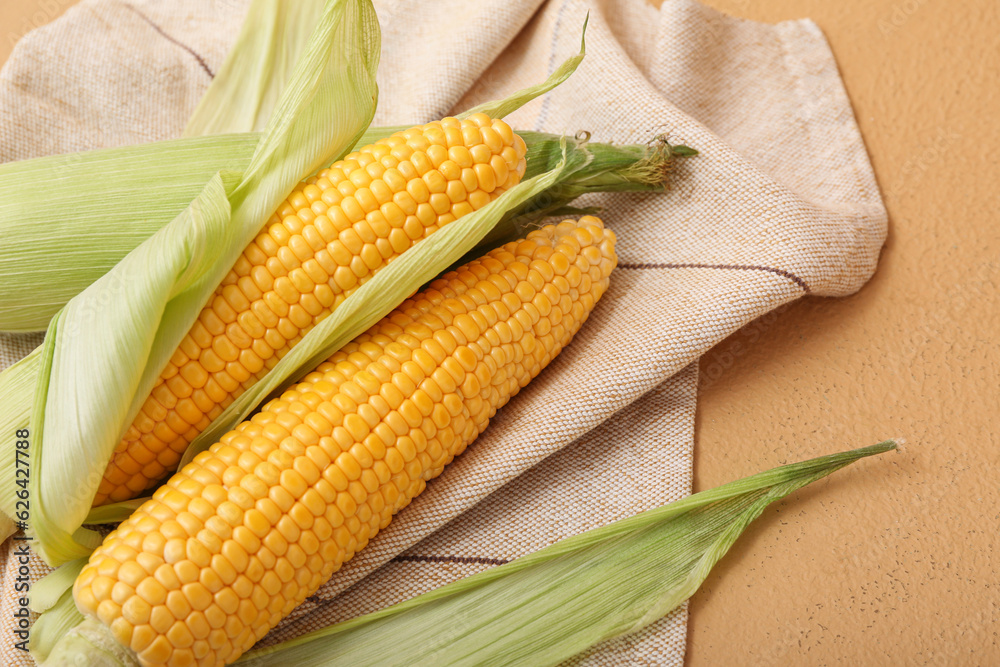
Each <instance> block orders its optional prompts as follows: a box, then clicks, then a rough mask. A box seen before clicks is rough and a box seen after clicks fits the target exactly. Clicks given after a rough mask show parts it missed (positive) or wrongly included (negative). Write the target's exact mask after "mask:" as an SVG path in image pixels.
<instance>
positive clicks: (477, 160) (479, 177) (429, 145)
mask: <svg viewBox="0 0 1000 667" xmlns="http://www.w3.org/2000/svg"><path fill="white" fill-rule="evenodd" d="M524 156H525V144H524V141H523V140H522V139H521V138H520V137H519V136H517V135H516V134H514V132H513V131H512V130H511V129H510V126H508V125H507V124H506V123H504V122H503V121H501V120H493V119H491V118H489V117H488V116H486V115H484V114H475V115H473V116H470V117H469V118H468V119H466V120H462V121H459V120H457V119H455V118H445V119H443V120H441V121H435V122H432V123H429V124H427V125H423V126H420V127H415V128H412V129H410V130H406V131H404V132H399V133H397V134H394V135H392V136H390V137H388V138H386V139H382V140H380V141H377V142H376V143H374V144H371V145H369V146H366V147H364V148H362V149H360V150H359V151H357V152H355V153H351V154H350V155H348V156H347V157H346V158H345V159H344V160H342V161H340V162H337V163H336V164H334V165H332V166H331V167H330V168H328V169H326V170H324V171H322V172H321V173H319V174H318V175H317V176H315V177H313V178H310V179H308V180H306V181H305V182H303V183H302V184H301V185H300V186H299V187H298V188H297V189H296V190H295V191H294V192H293V193H292V194H291V195H289V197H288V198H287V200H286V201H285V202H284V204H283V205H282V206H281V207H280V208H279V209H278V211H276V212H275V213H274V215H272V217H271V219H270V220H269V221H268V223H267V225H266V226H265V228H264V230H263V231H262V232H261V233H260V234H259V235H258V236H257V238H256V239H255V240H254V241H253V242H252V243H250V245H249V246H248V247H247V248H246V250H245V251H244V252H243V254H242V255H241V256H240V258H239V259H238V260H237V262H236V264H235V265H234V266H233V268H232V270H231V271H230V272H229V274H228V275H227V276H226V277H225V279H224V280H223V281H222V283H221V284H220V285H219V287H218V289H217V290H216V291H215V293H214V295H213V296H212V298H211V299H210V300H209V303H208V304H207V305H206V306H205V308H204V309H203V310H202V312H201V314H200V315H199V317H198V320H197V322H196V323H195V324H194V326H193V327H192V329H191V331H190V332H189V333H188V334H187V335H186V336H185V337H184V339H183V340H182V341H181V344H180V346H179V347H178V349H177V351H176V352H175V353H174V355H173V357H172V358H171V360H170V362H169V363H168V364H167V366H166V368H165V369H164V370H163V372H162V374H161V375H160V377H159V379H158V380H157V382H156V385H155V386H154V388H153V390H152V392H151V394H150V396H149V397H148V398H147V399H146V401H145V403H144V404H143V406H142V408H141V410H140V411H139V413H138V415H137V416H136V418H135V420H134V421H133V423H132V424H131V426H130V427H129V428H128V430H127V431H126V433H125V434H124V436H123V437H122V439H121V441H120V442H119V444H118V446H117V447H116V449H115V452H114V455H113V456H112V458H111V461H110V462H109V464H108V467H107V469H106V471H105V473H104V477H103V479H102V481H101V484H100V487H99V489H98V492H97V495H96V497H95V499H94V505H95V506H96V505H102V504H105V503H107V502H113V501H119V500H126V499H128V498H133V497H135V496H137V495H139V494H140V493H142V492H143V491H144V490H146V489H148V488H149V487H150V486H152V485H154V484H155V483H157V482H158V481H159V480H161V479H162V478H163V477H164V476H165V475H166V474H167V473H169V472H171V471H172V470H174V468H175V467H176V465H177V463H178V461H179V460H180V457H181V455H182V454H183V452H184V450H185V449H186V447H187V445H188V444H189V443H190V442H191V441H192V440H193V439H194V438H195V437H197V435H198V434H199V433H200V432H201V431H203V430H204V429H205V428H206V427H207V426H208V425H209V423H211V421H212V420H213V419H215V417H217V416H218V415H219V414H220V413H221V412H222V410H224V409H225V408H226V407H227V406H228V405H229V404H230V403H232V401H233V400H235V399H236V398H237V397H238V396H239V395H240V394H241V393H243V391H245V390H246V389H247V388H249V387H250V386H252V385H253V383H255V382H256V381H257V380H259V379H260V378H261V377H263V376H264V375H265V374H266V373H267V372H268V371H269V370H270V369H271V368H273V367H274V365H275V364H277V362H278V361H279V360H280V359H281V358H282V357H283V356H284V355H285V354H286V353H287V352H288V350H290V349H291V348H292V347H293V346H294V345H295V344H296V343H298V341H299V340H301V338H302V337H303V336H304V335H305V334H306V333H308V332H309V330H310V329H311V328H312V327H313V326H315V325H316V324H317V323H318V322H319V321H320V320H322V319H323V318H324V317H326V316H327V315H329V314H330V313H331V312H332V310H333V309H335V308H336V307H337V306H339V305H340V303H341V302H343V300H344V299H345V298H347V297H348V296H349V295H350V294H351V293H352V292H353V291H354V290H355V289H356V288H358V287H359V286H361V285H362V284H363V283H364V282H366V281H367V280H368V279H369V278H370V277H371V276H372V275H374V273H375V272H377V271H378V270H379V269H380V268H382V267H383V266H385V265H386V264H387V263H388V262H390V261H391V260H392V259H393V258H395V257H397V256H399V255H400V254H401V253H402V252H404V251H405V250H406V249H408V248H409V247H410V246H411V245H412V244H413V243H415V242H416V241H418V240H420V239H422V238H424V237H425V236H427V235H428V234H431V233H432V232H434V231H435V230H437V229H438V228H440V227H442V226H444V225H446V224H448V223H449V222H451V221H453V220H455V219H456V218H458V217H460V216H462V215H465V214H466V213H470V212H472V211H474V210H476V209H479V208H481V207H483V206H485V205H486V204H487V203H489V202H490V201H491V200H492V199H495V198H497V197H499V196H500V195H501V194H502V193H503V192H504V191H505V190H507V189H508V188H511V187H513V186H514V185H516V184H517V182H518V181H519V180H520V178H521V176H522V175H523V174H524V170H525V159H524Z"/></svg>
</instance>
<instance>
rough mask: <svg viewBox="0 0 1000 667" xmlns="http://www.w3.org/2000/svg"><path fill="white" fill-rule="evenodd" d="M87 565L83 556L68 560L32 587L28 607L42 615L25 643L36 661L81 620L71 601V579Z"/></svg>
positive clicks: (41, 660) (46, 654) (42, 659)
mask: <svg viewBox="0 0 1000 667" xmlns="http://www.w3.org/2000/svg"><path fill="white" fill-rule="evenodd" d="M86 564H87V559H86V558H79V559H77V560H74V561H70V562H68V563H66V564H64V565H61V566H60V567H58V568H56V569H55V570H54V571H52V572H50V573H49V574H48V575H46V576H45V577H43V578H42V579H41V580H39V581H37V582H36V583H35V584H34V585H33V586H32V587H31V598H30V599H31V605H30V607H31V610H32V611H34V612H36V613H39V614H41V616H39V617H38V620H37V621H35V623H34V624H33V625H32V626H31V635H30V637H29V644H28V647H29V650H30V651H31V655H32V657H34V659H35V661H36V662H43V661H44V660H45V659H46V658H48V655H49V652H50V651H52V648H53V647H54V646H55V645H56V643H57V642H58V641H59V640H60V639H61V638H62V637H63V636H64V635H66V633H67V632H69V630H70V629H72V628H74V627H76V626H77V625H79V624H80V623H81V622H82V621H83V614H81V613H80V611H79V610H78V609H77V608H76V603H75V602H74V601H73V582H74V581H76V578H77V577H78V576H80V571H81V570H83V566H84V565H86Z"/></svg>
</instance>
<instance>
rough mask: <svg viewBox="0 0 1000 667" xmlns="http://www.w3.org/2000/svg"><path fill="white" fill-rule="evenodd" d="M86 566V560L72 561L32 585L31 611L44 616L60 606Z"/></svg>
mask: <svg viewBox="0 0 1000 667" xmlns="http://www.w3.org/2000/svg"><path fill="white" fill-rule="evenodd" d="M86 564H87V559H86V558H77V559H76V560H71V561H69V562H68V563H64V564H62V565H60V566H59V567H57V568H56V569H54V570H52V571H51V572H49V573H48V574H47V575H45V576H44V577H42V578H41V579H39V580H38V581H36V582H35V583H34V584H32V586H31V598H30V600H31V603H30V605H29V608H30V609H31V611H33V612H36V613H38V614H42V613H44V612H46V611H48V610H49V609H51V608H52V607H54V606H55V605H56V604H58V603H59V600H61V599H62V597H63V594H65V593H66V591H68V590H69V589H71V588H73V582H75V581H76V578H77V577H78V576H80V572H81V571H82V570H83V566H84V565H86Z"/></svg>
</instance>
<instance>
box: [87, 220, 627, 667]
mask: <svg viewBox="0 0 1000 667" xmlns="http://www.w3.org/2000/svg"><path fill="white" fill-rule="evenodd" d="M615 263H616V257H615V253H614V234H613V233H612V232H611V231H609V230H605V229H604V228H603V225H602V224H601V221H600V220H598V219H596V218H593V217H589V216H588V217H584V218H581V219H580V221H579V222H574V221H564V222H562V223H560V224H558V225H550V226H548V227H545V228H543V229H540V230H537V231H534V232H532V233H531V234H529V235H528V237H527V239H526V240H523V241H519V242H513V243H508V244H507V245H505V246H503V247H501V248H499V249H497V250H494V251H492V252H490V253H489V254H488V255H487V256H485V257H483V258H481V259H479V260H476V261H473V262H471V263H470V264H467V265H465V266H464V267H462V268H460V269H458V270H457V271H453V272H450V273H448V274H445V275H444V276H443V277H442V278H440V279H438V280H436V281H434V282H433V283H431V285H430V286H429V288H428V289H427V290H425V291H424V292H422V293H419V294H417V295H416V296H414V297H413V298H411V299H409V300H407V301H405V302H404V303H403V304H402V305H401V306H400V307H399V308H398V309H396V310H395V311H393V312H392V313H390V314H389V315H388V316H387V317H386V318H384V319H383V320H382V321H381V322H379V323H378V324H377V325H375V326H374V327H373V328H372V329H370V330H369V331H368V332H366V333H365V334H363V335H361V336H359V337H358V338H356V339H355V340H354V341H352V342H351V343H349V344H348V345H347V346H345V347H344V348H343V349H341V350H340V351H338V352H337V353H335V354H334V355H333V356H332V357H331V358H330V359H329V360H327V361H326V362H324V363H323V364H322V365H320V366H319V368H317V369H316V371H315V372H313V373H311V374H310V375H308V376H306V377H305V378H304V379H303V381H302V382H301V383H299V384H297V385H295V386H293V387H292V388H291V389H289V390H288V391H286V392H285V393H284V394H282V395H281V396H280V397H279V398H277V399H274V400H272V401H270V402H269V403H268V404H266V405H265V406H264V407H263V409H262V411H261V412H260V413H258V414H257V415H255V416H254V417H253V418H251V419H250V420H249V421H245V422H243V423H242V424H240V425H239V426H238V427H237V428H236V429H235V430H233V431H231V432H229V433H227V434H226V435H225V436H224V437H223V438H221V441H220V442H219V443H217V444H215V445H213V446H212V447H211V448H210V449H209V450H208V451H206V452H203V453H201V454H199V455H198V456H197V457H195V459H194V461H192V463H190V464H188V465H187V466H185V467H184V468H183V469H182V470H181V471H179V472H178V473H177V474H176V475H174V476H173V477H172V478H171V479H170V480H169V481H168V482H167V483H166V484H165V485H164V486H161V487H160V488H159V489H157V491H156V492H155V493H154V494H153V498H152V499H151V500H149V501H147V502H146V503H145V504H143V505H142V506H141V507H140V508H139V509H138V510H137V511H136V512H135V513H134V514H133V515H132V517H130V518H129V519H128V520H126V521H125V522H124V523H122V524H121V525H120V526H119V527H118V528H117V529H116V530H115V531H114V532H112V533H111V534H109V535H108V536H107V538H106V539H105V541H104V543H103V544H102V545H101V546H100V547H99V548H98V549H97V550H96V551H95V552H94V553H93V555H92V556H91V557H90V560H89V562H88V564H87V565H86V566H85V567H84V569H83V571H82V572H81V574H80V576H79V578H78V579H77V581H76V583H75V586H74V589H73V593H74V597H75V600H76V604H77V606H78V608H79V609H80V610H81V612H83V613H84V614H85V615H89V616H92V617H96V618H97V619H99V620H100V622H101V623H103V625H104V626H107V627H108V628H109V632H110V633H112V634H113V635H114V637H115V638H116V639H117V641H118V642H119V643H120V644H122V645H123V646H125V647H129V648H130V649H131V650H132V651H134V652H135V654H136V655H137V658H138V661H139V663H140V664H142V665H145V666H153V665H171V666H180V665H222V664H224V663H226V662H231V661H233V660H235V659H236V658H238V657H239V656H240V655H241V654H242V653H243V652H244V651H246V650H247V649H249V648H250V647H251V646H252V645H253V644H254V642H256V641H257V640H258V639H260V638H261V637H263V636H264V634H266V633H267V632H268V631H269V630H270V629H271V628H273V627H274V626H275V625H277V623H278V622H279V621H280V620H281V619H282V618H284V617H285V616H286V615H287V614H288V613H289V612H291V610H292V609H293V608H294V607H295V606H296V605H298V604H299V603H301V602H302V601H303V600H304V599H305V598H306V597H307V596H309V595H312V594H313V593H315V592H316V590H317V589H318V588H319V586H320V585H321V584H322V583H323V582H325V581H326V580H327V579H328V578H329V577H330V575H331V574H332V573H333V572H335V571H336V570H337V569H339V568H340V566H341V565H342V564H343V563H344V562H345V561H347V560H349V559H350V558H351V557H353V556H354V554H355V553H356V552H357V551H358V550H360V549H362V548H364V547H365V545H366V544H367V543H368V541H369V540H370V539H371V538H372V537H373V536H374V535H375V534H376V533H377V532H378V531H379V530H380V529H382V528H385V526H387V525H388V524H389V522H390V520H391V519H392V516H393V515H394V514H395V513H396V512H398V511H399V510H400V509H402V508H403V507H405V506H406V505H407V504H408V503H409V502H410V500H411V499H412V498H413V497H414V496H416V495H417V494H418V493H420V492H421V491H422V490H423V489H424V486H425V484H426V483H427V480H429V479H431V478H433V477H435V476H437V475H438V474H440V473H441V471H442V470H443V468H444V466H445V465H446V464H447V463H448V462H450V461H451V460H452V459H453V458H454V457H455V456H457V455H459V454H461V453H462V451H463V450H464V449H465V448H466V446H467V445H468V444H469V443H470V442H472V441H473V440H474V439H475V438H476V436H477V435H478V434H479V433H481V432H482V430H483V429H484V428H485V427H486V425H487V422H488V420H489V419H490V418H491V417H492V416H493V415H494V414H495V413H496V411H497V409H498V408H500V407H501V406H503V405H504V404H505V403H506V402H507V401H508V400H509V399H510V397H511V396H513V395H514V394H516V393H517V392H518V391H519V390H520V389H521V388H522V387H524V386H525V385H526V384H527V383H528V381H529V380H531V379H532V378H533V377H534V376H536V375H537V374H538V373H539V372H540V371H541V369H542V368H543V367H544V366H545V365H546V364H547V363H548V362H549V361H550V360H551V359H552V358H553V357H554V356H555V355H556V354H558V353H559V351H560V350H561V349H562V348H563V347H564V346H565V345H566V344H568V343H569V341H570V340H571V339H572V337H573V335H574V334H575V333H576V331H577V330H578V329H579V327H580V325H581V324H582V323H583V321H584V320H585V319H586V318H587V316H588V315H589V313H590V311H591V309H592V308H593V306H594V303H595V302H596V301H597V300H598V299H599V298H600V297H601V295H602V294H603V293H604V291H605V290H606V289H607V285H608V278H609V275H610V273H611V270H612V268H613V267H614V265H615Z"/></svg>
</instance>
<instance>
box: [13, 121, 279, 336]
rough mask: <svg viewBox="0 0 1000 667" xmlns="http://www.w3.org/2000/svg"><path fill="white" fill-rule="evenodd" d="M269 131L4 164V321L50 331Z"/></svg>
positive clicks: (243, 162) (237, 166)
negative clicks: (59, 316)
mask: <svg viewBox="0 0 1000 667" xmlns="http://www.w3.org/2000/svg"><path fill="white" fill-rule="evenodd" d="M259 138H260V135H257V134H254V135H235V136H220V137H207V138H199V139H178V140H172V141H161V142H157V143H154V144H143V145H140V146H124V147H121V148H109V149H102V150H96V151H88V152H85V153H73V154H69V155H54V156H51V157H44V158H38V159H34V160H24V161H21V162H10V163H7V164H3V165H0V285H3V287H4V288H3V290H0V292H2V293H0V330H2V331H44V330H45V328H46V327H47V326H48V324H49V320H51V319H52V317H53V316H54V315H55V314H56V313H57V312H59V309H60V308H62V307H63V306H64V305H66V302H68V301H69V300H70V299H71V298H73V297H74V296H76V295H77V294H79V293H80V292H82V291H83V289H84V288H85V287H87V285H90V284H92V283H93V282H94V281H95V280H97V279H98V278H100V277H101V276H103V275H104V274H105V273H107V272H108V271H109V270H110V269H111V267H112V266H114V265H115V264H116V263H118V262H119V261H120V260H121V259H122V257H124V256H125V255H127V254H128V253H129V252H131V251H132V250H134V249H135V248H136V247H137V246H138V245H139V244H140V243H142V242H143V241H145V240H146V239H148V238H149V237H150V236H152V235H153V234H154V233H155V232H156V231H157V230H159V229H160V228H161V227H163V226H164V225H166V224H167V223H168V222H170V221H171V220H173V219H174V218H175V217H177V215H178V214H180V212H181V211H183V210H184V209H185V208H186V207H187V205H188V204H190V203H191V201H192V200H193V199H194V198H195V197H196V196H197V195H198V193H199V192H201V190H202V188H204V187H205V183H207V182H208V180H209V179H210V178H211V177H212V176H214V175H215V174H216V173H218V172H219V171H222V170H234V171H240V172H242V171H243V170H245V169H246V166H247V164H248V163H249V161H250V156H251V155H252V153H253V150H254V146H255V145H256V143H257V141H258V140H259Z"/></svg>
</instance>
